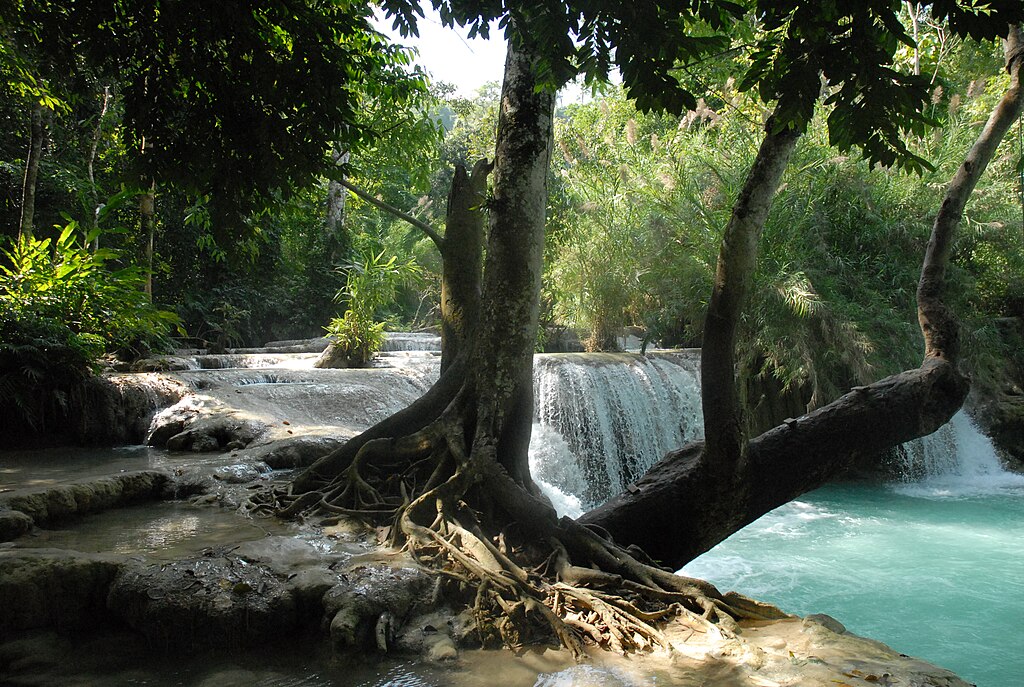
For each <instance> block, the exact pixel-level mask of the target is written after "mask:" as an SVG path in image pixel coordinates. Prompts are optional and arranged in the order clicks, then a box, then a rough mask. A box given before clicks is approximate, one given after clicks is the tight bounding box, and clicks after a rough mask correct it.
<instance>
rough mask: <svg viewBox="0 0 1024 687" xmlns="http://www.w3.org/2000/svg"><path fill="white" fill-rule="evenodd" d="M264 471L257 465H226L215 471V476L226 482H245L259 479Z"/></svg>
mask: <svg viewBox="0 0 1024 687" xmlns="http://www.w3.org/2000/svg"><path fill="white" fill-rule="evenodd" d="M263 472H265V471H261V470H260V469H259V468H258V467H257V466H255V465H242V464H239V465H225V466H223V467H219V468H217V469H216V470H214V471H213V478H214V479H216V480H220V481H221V482H224V483H226V484H245V483H246V482H252V481H254V480H258V479H259V478H260V475H262V474H263Z"/></svg>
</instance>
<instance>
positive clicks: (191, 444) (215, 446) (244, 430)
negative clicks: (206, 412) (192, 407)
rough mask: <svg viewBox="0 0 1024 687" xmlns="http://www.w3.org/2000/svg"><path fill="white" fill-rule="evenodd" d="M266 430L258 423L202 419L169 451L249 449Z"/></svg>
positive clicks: (176, 438) (175, 439)
mask: <svg viewBox="0 0 1024 687" xmlns="http://www.w3.org/2000/svg"><path fill="white" fill-rule="evenodd" d="M266 430H267V426H266V425H264V424H263V423H262V422H257V421H255V420H240V419H238V418H235V417H232V416H227V417H225V416H219V415H214V416H208V417H199V418H198V419H196V420H194V421H193V422H192V423H191V424H190V425H189V426H188V429H185V430H184V431H182V432H179V433H178V434H175V435H174V436H172V437H170V438H169V439H168V440H167V448H168V449H170V450H171V451H192V452H194V453H206V452H209V451H218V450H220V449H221V448H226V447H227V446H228V445H229V444H231V445H233V446H235V447H241V446H248V445H249V444H251V443H252V442H253V441H254V440H255V439H256V438H257V437H259V436H260V435H261V434H263V433H264V432H266ZM154 435H155V433H154ZM151 436H153V435H151Z"/></svg>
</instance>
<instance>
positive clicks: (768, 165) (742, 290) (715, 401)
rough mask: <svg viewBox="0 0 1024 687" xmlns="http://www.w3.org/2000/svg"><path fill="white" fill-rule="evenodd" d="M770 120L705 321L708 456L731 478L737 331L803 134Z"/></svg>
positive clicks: (737, 447)
mask: <svg viewBox="0 0 1024 687" xmlns="http://www.w3.org/2000/svg"><path fill="white" fill-rule="evenodd" d="M774 122H775V118H774V117H771V118H769V119H768V123H767V125H766V133H765V137H764V141H762V143H761V147H760V149H759V150H758V151H757V157H756V158H755V159H754V164H753V166H752V167H751V169H750V172H749V173H748V174H747V180H746V182H745V183H744V184H743V189H742V190H741V191H740V194H739V196H738V197H737V198H736V203H735V205H734V206H733V211H732V215H731V217H730V218H729V223H728V225H726V228H725V233H724V235H723V236H722V245H721V247H720V249H719V252H718V266H717V268H716V270H715V282H714V286H713V288H712V291H711V300H710V301H709V303H708V312H707V316H706V317H705V320H704V341H703V345H702V348H701V394H702V395H701V405H702V406H703V409H704V433H705V436H706V437H707V442H706V444H705V447H704V452H705V454H706V456H707V460H708V461H710V463H711V467H712V469H713V470H714V471H716V472H719V473H721V476H722V477H723V478H728V477H729V476H730V475H731V474H733V473H734V472H735V471H736V469H737V468H738V467H739V466H740V464H741V463H742V459H743V456H744V453H745V451H746V445H747V441H746V436H745V433H744V430H743V428H744V426H745V424H744V421H743V407H742V403H740V395H739V393H738V389H737V380H736V329H737V326H738V325H739V321H740V315H741V313H742V312H743V306H744V305H745V304H746V300H747V294H748V292H749V291H750V284H751V282H752V281H753V276H754V267H755V264H756V262H757V247H758V244H759V243H760V240H761V232H762V230H763V229H764V224H765V221H766V220H767V219H768V211H769V210H770V209H771V206H772V201H773V200H774V199H775V192H776V191H777V190H778V188H779V183H780V182H781V181H782V174H783V172H785V171H786V165H787V164H788V163H789V156H790V155H791V154H792V152H793V149H794V148H796V143H797V140H799V138H800V132H799V131H797V130H795V129H790V128H785V129H782V130H781V131H775V129H774V126H775V124H774Z"/></svg>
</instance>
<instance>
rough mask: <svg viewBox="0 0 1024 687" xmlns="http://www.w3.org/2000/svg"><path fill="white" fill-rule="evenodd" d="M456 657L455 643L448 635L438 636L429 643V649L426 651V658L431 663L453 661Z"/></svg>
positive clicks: (457, 653)
mask: <svg viewBox="0 0 1024 687" xmlns="http://www.w3.org/2000/svg"><path fill="white" fill-rule="evenodd" d="M458 657H459V652H458V650H457V649H456V648H455V642H453V641H452V638H451V637H449V636H448V635H439V636H438V637H437V638H436V639H434V640H433V641H432V642H430V648H429V649H427V658H428V659H430V660H431V661H454V660H455V659H457V658H458Z"/></svg>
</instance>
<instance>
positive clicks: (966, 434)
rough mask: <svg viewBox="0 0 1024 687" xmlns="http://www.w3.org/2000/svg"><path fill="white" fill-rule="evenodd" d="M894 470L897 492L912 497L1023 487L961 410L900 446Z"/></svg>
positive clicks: (1023, 478) (1022, 478) (1023, 482)
mask: <svg viewBox="0 0 1024 687" xmlns="http://www.w3.org/2000/svg"><path fill="white" fill-rule="evenodd" d="M896 467H897V473H898V475H897V478H898V480H899V482H900V483H899V485H898V486H897V490H898V491H900V492H901V493H904V494H908V495H912V496H926V497H950V496H954V497H957V496H962V497H967V496H977V495H983V494H992V493H996V492H999V491H1002V490H1004V489H1020V488H1021V487H1024V475H1020V474H1018V473H1015V472H1010V471H1008V470H1006V469H1005V468H1004V467H1003V465H1002V462H1001V461H1000V459H999V455H998V454H997V453H996V449H995V446H993V445H992V441H991V440H990V439H989V438H988V437H986V436H985V435H984V434H982V433H981V431H979V430H978V427H977V426H976V425H975V424H974V421H972V420H971V418H970V417H969V416H968V415H967V413H965V412H964V411H962V410H961V411H959V412H958V413H957V414H956V415H954V416H953V418H952V419H951V420H950V421H949V422H948V423H946V424H945V425H943V426H942V427H940V428H939V429H938V430H936V431H935V432H934V433H932V434H931V435H929V436H926V437H922V438H921V439H916V440H914V441H911V442H907V443H906V444H904V445H903V446H902V447H901V451H900V458H899V460H898V461H897V466H896Z"/></svg>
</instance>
